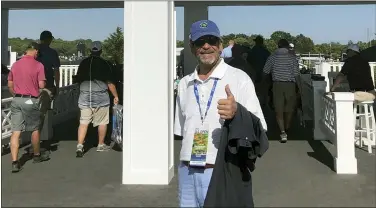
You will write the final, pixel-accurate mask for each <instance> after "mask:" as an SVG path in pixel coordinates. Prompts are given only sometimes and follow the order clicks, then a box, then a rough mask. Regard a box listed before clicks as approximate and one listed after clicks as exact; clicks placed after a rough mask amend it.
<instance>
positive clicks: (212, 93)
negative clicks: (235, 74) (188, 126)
mask: <svg viewBox="0 0 376 208" xmlns="http://www.w3.org/2000/svg"><path fill="white" fill-rule="evenodd" d="M217 82H218V78H216V79H215V80H214V83H213V87H212V89H211V92H210V97H209V100H208V104H207V105H206V111H205V115H203V114H202V110H201V105H200V96H199V93H198V89H197V81H195V84H194V88H193V91H194V93H195V97H196V102H197V104H198V108H199V110H200V116H201V122H202V124H203V123H204V120H205V118H206V116H207V115H208V111H209V108H210V105H211V102H212V100H213V96H214V92H215V88H216V87H217Z"/></svg>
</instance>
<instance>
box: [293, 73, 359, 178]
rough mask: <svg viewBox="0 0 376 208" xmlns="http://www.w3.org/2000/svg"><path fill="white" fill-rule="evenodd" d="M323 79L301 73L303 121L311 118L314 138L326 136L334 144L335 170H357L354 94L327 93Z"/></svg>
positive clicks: (341, 172) (346, 172) (340, 171)
mask: <svg viewBox="0 0 376 208" xmlns="http://www.w3.org/2000/svg"><path fill="white" fill-rule="evenodd" d="M326 85H327V84H326V82H325V81H314V80H312V79H311V76H310V75H307V74H303V75H301V76H300V89H301V93H302V115H301V120H303V122H302V123H304V121H306V120H312V121H313V124H314V125H313V130H314V131H313V135H314V139H315V140H329V141H331V142H332V143H333V145H334V146H335V148H336V152H335V155H334V163H335V170H336V172H337V173H338V174H357V160H356V158H355V123H354V117H353V102H354V95H353V93H350V92H334V93H330V94H326V87H327V86H326Z"/></svg>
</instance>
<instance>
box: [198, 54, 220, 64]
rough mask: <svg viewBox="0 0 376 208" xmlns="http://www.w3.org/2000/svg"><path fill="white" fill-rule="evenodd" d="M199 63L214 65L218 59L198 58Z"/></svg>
mask: <svg viewBox="0 0 376 208" xmlns="http://www.w3.org/2000/svg"><path fill="white" fill-rule="evenodd" d="M197 59H198V61H199V62H200V63H202V64H207V65H211V64H214V63H215V61H216V60H217V59H216V58H213V59H201V58H200V57H199V56H198V57H197Z"/></svg>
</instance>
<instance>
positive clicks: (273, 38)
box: [270, 31, 294, 43]
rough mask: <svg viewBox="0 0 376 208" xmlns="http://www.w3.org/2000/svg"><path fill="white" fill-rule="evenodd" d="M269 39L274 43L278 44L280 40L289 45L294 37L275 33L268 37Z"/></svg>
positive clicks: (282, 32)
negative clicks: (287, 42) (284, 40)
mask: <svg viewBox="0 0 376 208" xmlns="http://www.w3.org/2000/svg"><path fill="white" fill-rule="evenodd" d="M270 39H272V40H273V41H274V42H275V43H278V41H279V40H280V39H286V40H287V41H289V42H290V43H291V42H293V40H294V37H293V36H292V35H291V34H290V33H288V32H284V31H275V32H273V33H272V34H271V35H270Z"/></svg>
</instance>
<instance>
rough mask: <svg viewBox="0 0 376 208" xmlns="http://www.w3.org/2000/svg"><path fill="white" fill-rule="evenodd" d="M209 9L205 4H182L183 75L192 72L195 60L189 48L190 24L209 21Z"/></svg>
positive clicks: (195, 63)
mask: <svg viewBox="0 0 376 208" xmlns="http://www.w3.org/2000/svg"><path fill="white" fill-rule="evenodd" d="M208 9H209V7H208V5H207V4H206V2H187V3H186V4H184V75H187V74H190V73H192V72H193V71H194V69H195V67H196V65H197V60H196V58H195V57H194V56H193V54H192V53H191V49H190V46H189V32H190V29H191V25H192V23H194V22H196V21H199V20H206V19H209V11H208Z"/></svg>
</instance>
